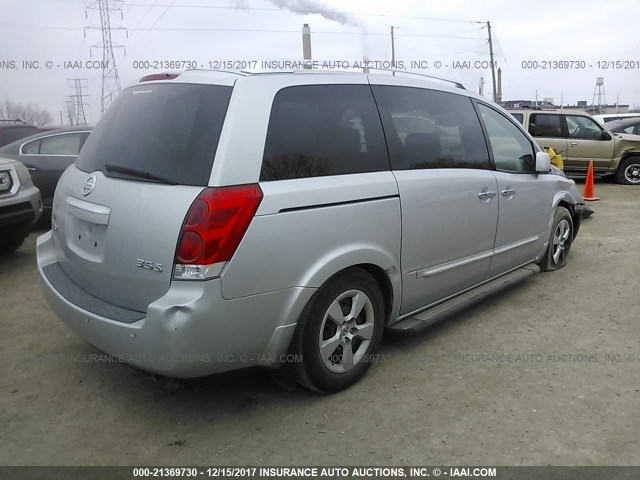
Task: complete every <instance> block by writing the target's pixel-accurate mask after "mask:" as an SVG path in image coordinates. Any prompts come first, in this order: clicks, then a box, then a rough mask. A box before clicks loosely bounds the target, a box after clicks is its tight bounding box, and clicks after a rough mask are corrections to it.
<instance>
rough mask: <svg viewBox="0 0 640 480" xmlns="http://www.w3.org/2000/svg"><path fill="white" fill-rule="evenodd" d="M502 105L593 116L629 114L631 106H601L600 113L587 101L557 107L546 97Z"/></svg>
mask: <svg viewBox="0 0 640 480" xmlns="http://www.w3.org/2000/svg"><path fill="white" fill-rule="evenodd" d="M500 105H501V106H502V107H504V108H506V109H510V108H536V107H538V108H549V109H551V108H553V109H557V110H560V109H566V110H583V111H585V112H587V113H590V114H592V115H595V114H598V113H629V105H600V111H598V106H597V105H588V104H587V101H586V100H579V101H578V102H577V103H576V104H575V105H562V106H561V105H556V104H555V102H554V101H553V98H551V97H545V98H544V99H543V100H538V101H537V102H536V101H535V100H505V101H503V102H500Z"/></svg>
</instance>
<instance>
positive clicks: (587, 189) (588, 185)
mask: <svg viewBox="0 0 640 480" xmlns="http://www.w3.org/2000/svg"><path fill="white" fill-rule="evenodd" d="M582 198H584V199H585V200H586V201H588V202H595V201H596V200H600V197H596V192H595V189H594V187H593V160H589V169H588V170H587V181H586V182H585V184H584V193H583V194H582Z"/></svg>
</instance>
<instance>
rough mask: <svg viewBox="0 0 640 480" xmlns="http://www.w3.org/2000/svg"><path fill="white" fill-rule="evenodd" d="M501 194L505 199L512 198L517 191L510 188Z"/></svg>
mask: <svg viewBox="0 0 640 480" xmlns="http://www.w3.org/2000/svg"><path fill="white" fill-rule="evenodd" d="M500 193H501V194H502V196H503V197H512V196H514V195H515V194H516V191H515V190H513V189H510V188H509V189H507V190H502V191H501V192H500Z"/></svg>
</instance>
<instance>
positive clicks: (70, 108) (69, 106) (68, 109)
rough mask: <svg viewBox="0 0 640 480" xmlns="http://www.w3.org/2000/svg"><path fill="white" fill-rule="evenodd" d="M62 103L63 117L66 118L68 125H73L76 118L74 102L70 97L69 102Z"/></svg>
mask: <svg viewBox="0 0 640 480" xmlns="http://www.w3.org/2000/svg"><path fill="white" fill-rule="evenodd" d="M63 103H64V112H65V115H66V117H67V121H68V122H69V125H73V124H74V123H73V121H74V119H75V117H76V113H75V110H76V106H75V102H74V100H73V97H71V99H70V100H66V101H64V102H63Z"/></svg>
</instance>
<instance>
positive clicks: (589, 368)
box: [0, 184, 640, 465]
mask: <svg viewBox="0 0 640 480" xmlns="http://www.w3.org/2000/svg"><path fill="white" fill-rule="evenodd" d="M597 193H598V195H599V196H600V197H601V198H602V200H601V201H600V202H597V203H594V204H593V208H594V210H595V211H596V213H595V215H594V216H593V217H592V218H591V219H589V220H586V221H585V222H584V223H583V227H582V230H581V231H580V234H579V236H578V240H577V242H576V244H575V245H574V248H573V249H572V252H571V258H570V262H569V265H568V267H567V268H565V269H563V270H561V271H559V272H555V273H548V274H541V275H536V276H534V277H533V278H532V279H531V280H529V281H526V282H524V283H522V284H520V285H518V286H517V287H515V288H513V289H512V290H510V291H508V292H505V293H502V294H499V295H497V296H495V297H492V298H491V299H490V300H488V301H486V302H485V303H483V304H481V305H478V306H476V307H474V308H470V309H468V310H466V311H465V312H463V313H461V314H459V315H457V316H455V317H453V318H451V319H449V320H448V321H446V322H444V323H441V324H439V325H437V326H435V327H433V328H431V329H430V330H428V331H427V332H425V333H423V334H421V335H419V336H414V337H402V336H392V335H388V336H387V337H386V338H385V340H384V342H383V346H382V350H381V353H382V357H381V358H382V359H384V361H382V360H381V361H379V362H377V363H376V364H375V365H373V367H372V368H371V369H370V371H369V373H368V374H367V375H366V376H365V378H364V379H363V380H362V381H361V382H360V383H359V384H357V385H356V386H354V387H352V388H350V389H348V390H347V391H344V392H342V393H339V394H336V395H333V396H319V395H316V394H313V393H310V392H308V391H306V390H304V389H302V388H298V389H295V390H293V391H287V390H284V389H282V388H280V387H278V386H277V385H275V384H274V383H273V382H272V380H271V378H270V375H269V373H268V372H266V371H262V370H247V371H240V372H235V373H230V374H224V375H218V376H211V377H207V378H202V379H198V380H193V381H189V382H187V383H186V384H184V385H182V386H181V388H179V389H178V390H177V392H174V393H168V392H167V391H166V390H165V388H164V386H165V382H164V381H163V380H161V379H158V378H156V377H154V376H151V375H148V374H145V373H142V372H138V371H136V370H134V369H132V368H130V367H127V366H125V365H122V364H114V363H105V362H97V361H95V360H94V361H89V360H90V358H91V357H90V355H91V354H95V353H97V351H96V350H95V349H94V348H93V347H91V346H90V345H88V344H86V343H85V342H84V341H83V340H81V339H80V338H79V337H78V336H76V335H75V334H74V333H73V332H72V331H71V330H69V329H68V328H67V327H66V326H65V325H64V324H62V323H61V322H60V321H59V320H58V319H57V318H56V317H55V316H54V314H53V313H52V312H51V311H50V310H49V308H48V307H47V305H46V303H45V301H44V298H43V295H42V293H41V291H40V288H39V285H38V281H37V274H36V268H35V239H36V235H32V236H30V237H29V238H28V240H27V242H26V243H25V245H24V246H23V247H22V248H21V249H20V250H19V251H18V252H16V253H15V254H13V255H10V256H5V257H0V292H2V296H1V297H0V298H1V299H2V300H1V303H0V331H1V332H2V335H0V365H1V367H0V370H1V372H2V373H1V375H0V387H1V388H0V392H1V394H0V430H1V431H2V437H3V440H2V442H1V443H0V464H1V465H111V464H115V465H131V464H151V465H153V464H163V465H164V464H166V465H191V464H199V465H213V464H218V465H220V464H226V465H242V464H252V465H275V464H299V465H303V464H316V465H318V464H334V465H364V464H394V465H403V464H410V465H416V464H427V465H438V464H449V465H465V464H483V465H520V464H525V465H547V464H553V465H638V464H640V444H639V438H640V415H639V410H638V405H639V404H640V321H639V319H638V312H639V311H640V296H639V295H638V291H637V287H638V283H639V279H640V268H638V262H637V259H636V255H635V253H634V252H637V251H638V250H637V249H638V248H639V247H640V209H638V205H640V188H637V187H623V186H619V185H613V184H599V185H597ZM81 360H85V361H81Z"/></svg>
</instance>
